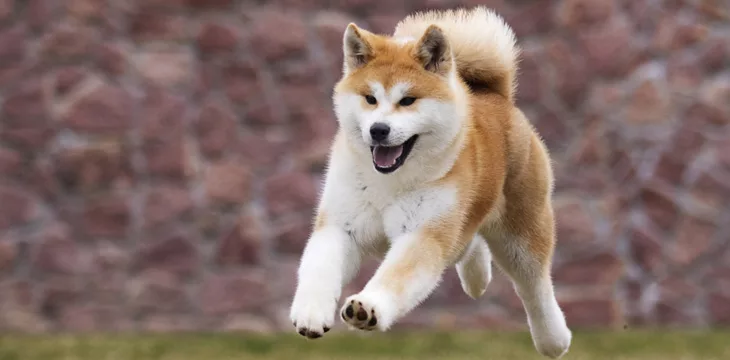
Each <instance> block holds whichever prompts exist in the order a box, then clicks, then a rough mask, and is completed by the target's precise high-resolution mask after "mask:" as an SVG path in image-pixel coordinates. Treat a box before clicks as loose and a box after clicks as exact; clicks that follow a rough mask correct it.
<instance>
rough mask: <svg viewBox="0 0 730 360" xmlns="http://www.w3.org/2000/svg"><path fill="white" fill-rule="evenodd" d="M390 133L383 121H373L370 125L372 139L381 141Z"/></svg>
mask: <svg viewBox="0 0 730 360" xmlns="http://www.w3.org/2000/svg"><path fill="white" fill-rule="evenodd" d="M388 134H390V126H388V125H387V124H383V123H375V124H373V126H371V127H370V137H372V138H373V141H383V140H385V139H387V138H388Z"/></svg>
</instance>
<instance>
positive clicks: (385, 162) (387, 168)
mask: <svg viewBox="0 0 730 360" xmlns="http://www.w3.org/2000/svg"><path fill="white" fill-rule="evenodd" d="M416 139H418V135H413V136H412V137H411V138H410V139H408V140H406V142H404V143H403V144H401V145H397V146H382V145H375V146H371V147H370V151H371V152H372V153H373V165H375V170H377V171H378V172H380V173H383V174H389V173H392V172H393V171H395V170H397V169H398V168H399V167H401V166H402V165H403V163H404V162H405V161H406V158H407V157H408V154H410V153H411V150H412V149H413V145H414V144H415V143H416Z"/></svg>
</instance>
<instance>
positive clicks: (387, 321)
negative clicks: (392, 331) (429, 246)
mask: <svg viewBox="0 0 730 360" xmlns="http://www.w3.org/2000/svg"><path fill="white" fill-rule="evenodd" d="M419 240H420V237H419V236H418V233H417V232H413V233H406V234H404V235H401V236H399V237H397V238H396V239H394V241H393V244H392V247H391V249H390V251H388V253H387V255H386V256H385V259H384V260H383V263H382V264H381V266H380V267H379V268H378V270H377V271H376V272H375V274H374V275H373V277H372V278H371V279H370V281H369V282H368V283H367V285H365V288H363V290H362V291H361V292H360V293H358V294H355V295H352V296H350V297H349V298H347V299H346V300H345V302H344V303H343V308H342V309H341V311H344V307H346V306H347V305H348V304H349V303H350V302H351V301H355V302H361V303H362V304H363V306H364V307H365V309H366V311H367V312H368V313H370V312H371V311H374V312H375V314H377V319H378V324H377V328H378V329H379V330H381V331H385V330H387V329H389V328H390V327H391V326H392V325H393V323H394V322H395V321H396V320H397V319H398V318H400V317H402V316H403V315H405V314H406V313H408V312H409V311H411V310H412V309H413V308H415V307H416V306H418V304H420V303H421V302H422V301H423V300H425V299H426V297H428V295H429V294H431V292H433V290H434V289H435V288H436V286H438V284H439V281H440V280H441V274H442V273H443V269H442V268H439V267H431V266H427V264H428V261H423V262H422V265H424V266H422V267H419V268H418V269H417V271H414V274H413V276H412V277H411V278H409V279H408V280H409V281H408V283H407V284H406V286H405V287H404V288H403V289H402V291H401V292H400V293H397V294H396V293H393V292H391V291H388V289H387V281H388V279H387V278H386V277H385V276H383V274H384V273H386V272H388V271H389V269H390V268H392V267H395V266H398V264H400V263H402V260H403V258H404V257H405V256H407V255H408V254H409V253H411V255H409V256H412V253H413V252H414V251H419ZM421 256H422V257H423V259H424V260H427V259H428V258H429V254H421ZM347 323H348V324H350V325H354V324H352V323H350V322H347Z"/></svg>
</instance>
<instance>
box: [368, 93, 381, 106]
mask: <svg viewBox="0 0 730 360" xmlns="http://www.w3.org/2000/svg"><path fill="white" fill-rule="evenodd" d="M365 101H367V102H368V104H370V105H375V104H377V103H378V100H377V99H375V96H372V95H365Z"/></svg>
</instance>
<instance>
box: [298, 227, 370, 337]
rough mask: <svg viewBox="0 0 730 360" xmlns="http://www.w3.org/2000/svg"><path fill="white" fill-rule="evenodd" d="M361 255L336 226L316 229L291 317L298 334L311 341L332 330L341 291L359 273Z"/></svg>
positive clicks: (303, 261) (303, 262) (304, 256)
mask: <svg viewBox="0 0 730 360" xmlns="http://www.w3.org/2000/svg"><path fill="white" fill-rule="evenodd" d="M359 266H360V253H359V252H358V251H357V249H356V247H355V243H354V241H353V240H352V239H351V238H350V236H349V235H348V234H347V232H346V231H345V230H343V229H341V228H339V227H337V226H331V225H329V226H328V225H324V226H321V227H319V228H317V229H316V230H315V231H314V232H313V233H312V235H311V237H310V238H309V241H308V242H307V246H306V247H305V249H304V253H303V254H302V258H301V262H300V265H299V271H298V274H297V278H298V279H297V290H296V293H295V294H294V300H293V301H292V306H291V312H290V317H291V321H292V323H293V324H294V326H295V327H296V329H297V332H298V333H299V334H300V335H302V336H306V337H308V338H310V339H316V338H319V337H321V336H322V335H324V333H326V332H327V331H329V329H330V328H331V327H332V325H333V323H334V318H335V312H336V310H337V302H338V301H339V299H340V295H341V292H342V287H343V286H344V284H346V283H347V282H349V281H350V280H351V279H352V277H353V276H354V275H355V274H356V273H357V270H358V269H359Z"/></svg>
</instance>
